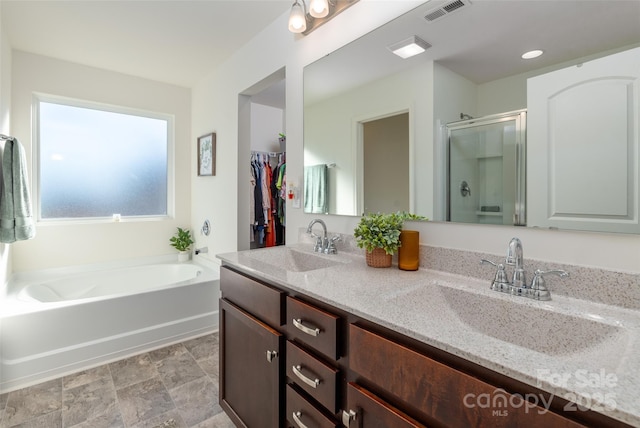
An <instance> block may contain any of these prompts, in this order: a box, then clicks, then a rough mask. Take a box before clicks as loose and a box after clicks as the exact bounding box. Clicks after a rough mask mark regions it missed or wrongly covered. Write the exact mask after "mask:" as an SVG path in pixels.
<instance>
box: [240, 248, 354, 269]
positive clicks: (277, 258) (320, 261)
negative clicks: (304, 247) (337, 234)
mask: <svg viewBox="0 0 640 428" xmlns="http://www.w3.org/2000/svg"><path fill="white" fill-rule="evenodd" d="M246 256H247V257H249V258H251V259H254V260H257V261H259V262H262V263H266V264H268V265H271V266H273V267H275V268H278V269H283V270H287V271H291V272H309V271H312V270H317V269H324V268H328V267H332V266H336V265H339V264H342V263H344V261H342V260H337V257H336V256H334V255H325V254H317V253H311V252H304V251H299V250H295V249H292V248H289V247H273V248H268V249H260V250H252V251H249V252H247V254H246ZM332 258H333V259H332Z"/></svg>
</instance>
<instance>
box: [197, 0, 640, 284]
mask: <svg viewBox="0 0 640 428" xmlns="http://www.w3.org/2000/svg"><path fill="white" fill-rule="evenodd" d="M419 3H420V2H409V1H376V0H361V1H360V2H358V3H356V4H355V5H354V6H352V7H351V8H349V9H348V10H346V11H345V12H343V13H342V15H340V16H338V17H336V18H334V19H333V20H332V21H331V22H329V23H327V24H325V25H324V26H323V27H320V28H319V29H317V30H316V31H314V32H313V33H312V34H310V35H309V36H306V37H301V36H294V35H292V34H291V33H289V32H288V30H287V16H286V14H284V15H282V16H281V17H280V18H279V19H277V20H276V21H275V22H274V23H273V24H272V25H271V26H270V27H268V28H267V29H266V30H265V31H263V32H262V33H260V34H258V35H257V36H256V37H255V38H254V39H252V41H251V42H250V43H248V44H247V45H245V46H244V47H243V48H242V49H241V50H239V51H238V52H236V54H235V55H234V56H233V58H231V59H230V60H229V61H227V62H226V63H225V64H224V65H223V66H222V67H221V68H219V69H218V70H217V71H216V72H215V73H212V74H211V75H210V76H208V77H207V78H205V79H203V80H202V81H201V82H200V83H199V84H198V85H197V86H196V87H195V88H194V89H193V104H192V105H193V107H192V111H193V131H194V133H195V134H199V133H204V132H205V131H207V130H209V131H210V130H211V129H214V130H217V131H218V141H219V144H218V156H219V158H218V159H219V163H218V165H219V166H220V169H219V173H218V175H217V176H216V177H214V178H211V179H208V180H196V181H195V182H194V186H193V196H194V197H193V199H194V203H193V213H192V224H199V222H201V221H202V218H204V216H205V215H210V216H211V217H212V222H213V233H212V234H211V236H210V237H208V238H207V239H206V240H205V239H201V241H202V242H206V244H207V245H208V246H209V250H210V252H209V254H208V255H207V257H208V258H212V259H214V258H215V254H216V253H220V252H228V251H235V250H236V249H237V234H236V231H237V224H238V210H237V192H236V191H237V189H238V180H237V169H238V167H239V164H238V156H239V154H238V145H237V144H238V143H237V141H238V117H237V115H238V94H239V93H241V92H242V91H243V90H244V89H245V88H248V87H250V86H251V85H253V84H254V83H256V82H258V81H260V80H261V79H263V78H264V77H265V76H268V75H270V74H272V73H273V72H274V71H275V70H278V69H280V68H281V67H282V66H286V73H287V82H286V84H287V90H286V94H287V95H286V96H287V107H286V123H287V132H286V134H287V180H288V183H292V182H293V183H296V184H298V185H299V184H300V183H301V181H302V168H303V148H302V136H303V95H302V88H303V85H302V78H303V67H304V65H306V64H309V63H311V62H313V61H315V60H317V59H319V58H320V57H322V56H324V55H326V54H327V53H329V52H331V51H333V50H335V49H337V48H339V47H340V46H342V45H343V44H346V43H348V42H349V41H352V40H354V39H356V38H357V37H359V36H361V35H363V34H364V33H366V32H368V31H370V30H372V29H374V28H376V27H377V26H379V25H381V24H383V23H384V22H386V21H388V20H390V19H392V18H394V17H396V16H398V15H399V14H401V13H402V12H404V11H407V10H409V9H411V8H412V7H415V6H417V5H418V4H419ZM429 117H432V116H429ZM425 122H430V121H428V120H425ZM427 126H432V125H427ZM416 149H417V150H418V149H419V150H425V151H427V152H429V153H430V154H431V156H432V154H433V148H432V147H424V148H416ZM240 156H241V157H243V156H244V154H241V155H240ZM192 162H193V161H192ZM428 173H429V174H431V173H432V172H428ZM242 197H244V196H242ZM316 217H321V218H323V219H324V220H325V221H326V223H327V225H328V227H329V229H330V230H332V231H336V232H344V233H352V232H353V228H354V227H355V225H356V224H357V221H358V218H357V217H348V216H319V215H315V214H314V215H307V214H304V213H303V212H302V210H301V209H294V208H292V206H291V203H290V202H289V204H288V206H287V243H294V242H296V241H297V234H298V228H300V227H304V226H306V225H307V224H308V223H309V221H310V220H312V219H313V218H316ZM414 226H415V227H414ZM411 227H412V228H415V229H419V230H420V231H421V232H422V233H421V237H422V242H423V243H425V244H429V245H435V246H441V247H447V248H455V249H466V250H471V251H483V252H489V253H495V254H498V255H502V254H504V252H505V251H506V246H507V244H508V242H509V240H510V239H511V238H512V237H513V236H519V237H520V238H521V239H522V240H523V243H524V254H525V257H527V258H536V259H540V260H548V261H554V262H561V263H573V264H579V265H585V266H589V265H590V266H596V267H605V268H611V269H617V270H623V271H628V272H638V273H640V235H615V234H604V233H586V232H564V231H550V230H536V229H525V228H516V227H510V226H478V225H463V224H446V223H435V222H434V223H425V224H415V225H414V224H412V225H411ZM541 268H544V266H541Z"/></svg>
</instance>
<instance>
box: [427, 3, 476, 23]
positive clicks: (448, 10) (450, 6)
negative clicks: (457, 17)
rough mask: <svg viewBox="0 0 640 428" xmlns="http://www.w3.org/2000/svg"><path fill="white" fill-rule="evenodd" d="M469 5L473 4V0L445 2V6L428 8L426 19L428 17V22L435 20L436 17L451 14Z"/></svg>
mask: <svg viewBox="0 0 640 428" xmlns="http://www.w3.org/2000/svg"><path fill="white" fill-rule="evenodd" d="M467 6H471V2H470V1H469V0H453V1H450V2H447V3H445V4H444V6H440V7H437V8H435V9H431V10H428V11H427V14H426V15H425V16H424V19H426V20H427V21H428V22H433V21H435V20H436V19H440V18H442V17H443V16H447V15H450V14H452V13H453V12H455V11H458V10H460V9H462V8H464V7H467Z"/></svg>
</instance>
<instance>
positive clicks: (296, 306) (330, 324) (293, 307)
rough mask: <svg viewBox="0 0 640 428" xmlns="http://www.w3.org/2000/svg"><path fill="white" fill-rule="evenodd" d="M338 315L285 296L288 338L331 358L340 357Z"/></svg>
mask: <svg viewBox="0 0 640 428" xmlns="http://www.w3.org/2000/svg"><path fill="white" fill-rule="evenodd" d="M339 322H340V317H338V316H336V315H334V314H332V313H330V312H327V311H324V310H322V309H320V308H317V307H315V306H313V305H310V304H308V303H306V302H303V301H302V300H299V299H296V298H294V297H287V331H288V332H289V338H292V339H295V340H296V341H299V342H302V343H305V344H307V345H309V346H310V347H312V348H314V349H315V350H317V351H318V352H321V353H322V354H324V355H326V356H328V357H329V358H331V359H333V360H337V359H338V358H340V350H339V346H338V327H339Z"/></svg>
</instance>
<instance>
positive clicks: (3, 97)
mask: <svg viewBox="0 0 640 428" xmlns="http://www.w3.org/2000/svg"><path fill="white" fill-rule="evenodd" d="M1 10H2V8H1V7H0V11H1ZM1 22H2V16H1V12H0V23H1ZM11 60H12V55H11V46H10V44H9V40H8V38H7V36H6V34H5V33H4V30H3V29H2V28H0V133H2V134H5V135H11V116H10V114H9V112H10V110H11ZM0 159H1V157H0ZM0 171H2V168H0ZM10 248H11V247H10V246H9V245H7V244H0V284H4V283H5V282H6V280H7V278H8V277H9V275H11V270H12V269H11V262H10V254H11V251H10ZM0 294H2V293H0Z"/></svg>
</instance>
